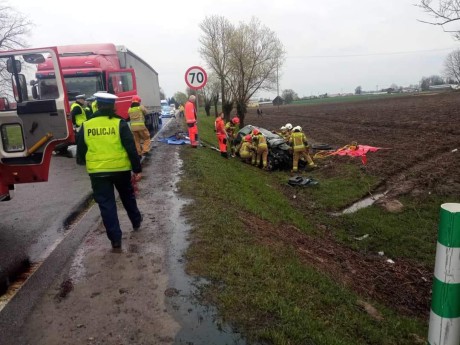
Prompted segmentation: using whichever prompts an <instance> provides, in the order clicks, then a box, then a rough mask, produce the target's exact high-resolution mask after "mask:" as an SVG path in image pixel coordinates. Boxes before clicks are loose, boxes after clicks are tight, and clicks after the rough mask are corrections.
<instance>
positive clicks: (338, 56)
mask: <svg viewBox="0 0 460 345" xmlns="http://www.w3.org/2000/svg"><path fill="white" fill-rule="evenodd" d="M453 49H458V47H451V48H442V49H427V50H409V51H402V52H387V53H371V54H348V55H347V54H346V55H303V56H287V58H288V59H315V58H347V57H366V56H384V55H402V54H417V53H429V52H436V51H445V50H453Z"/></svg>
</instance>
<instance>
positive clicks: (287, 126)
mask: <svg viewBox="0 0 460 345" xmlns="http://www.w3.org/2000/svg"><path fill="white" fill-rule="evenodd" d="M284 127H286V129H287V130H288V131H290V130H291V129H292V125H291V124H290V123H286V125H285V126H284Z"/></svg>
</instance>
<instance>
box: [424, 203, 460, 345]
mask: <svg viewBox="0 0 460 345" xmlns="http://www.w3.org/2000/svg"><path fill="white" fill-rule="evenodd" d="M459 257H460V204H455V203H447V204H442V205H441V212H440V220H439V230H438V243H437V247H436V260H435V268H434V277H433V289H432V291H433V292H432V297H431V313H430V324H429V330H428V344H429V345H458V344H459V342H460V260H459Z"/></svg>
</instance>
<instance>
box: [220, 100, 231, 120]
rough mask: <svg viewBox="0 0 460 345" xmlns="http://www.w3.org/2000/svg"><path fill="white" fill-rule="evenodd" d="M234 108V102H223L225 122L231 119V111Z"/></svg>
mask: <svg viewBox="0 0 460 345" xmlns="http://www.w3.org/2000/svg"><path fill="white" fill-rule="evenodd" d="M232 110H233V102H225V103H222V111H223V112H224V119H225V122H228V121H230V113H231V112H232Z"/></svg>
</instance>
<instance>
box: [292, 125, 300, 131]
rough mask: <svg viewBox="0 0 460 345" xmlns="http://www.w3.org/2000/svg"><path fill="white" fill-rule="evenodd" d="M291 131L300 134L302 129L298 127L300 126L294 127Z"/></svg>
mask: <svg viewBox="0 0 460 345" xmlns="http://www.w3.org/2000/svg"><path fill="white" fill-rule="evenodd" d="M292 130H293V131H294V132H301V131H302V127H300V126H295V127H294V128H293V129H292Z"/></svg>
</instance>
